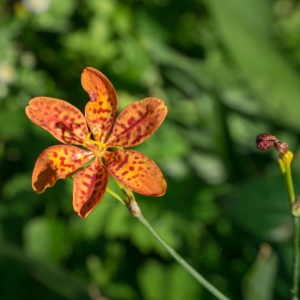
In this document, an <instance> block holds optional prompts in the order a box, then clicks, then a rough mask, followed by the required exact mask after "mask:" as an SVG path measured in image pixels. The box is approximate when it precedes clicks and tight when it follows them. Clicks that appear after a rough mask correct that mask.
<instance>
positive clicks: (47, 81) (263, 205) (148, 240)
mask: <svg viewBox="0 0 300 300" xmlns="http://www.w3.org/2000/svg"><path fill="white" fill-rule="evenodd" d="M48 2H49V7H48V8H47V7H46V9H45V10H44V11H39V10H38V5H42V4H46V6H47V3H48ZM30 3H31V5H30ZM299 30H300V3H299V1H296V0H278V1H271V0H265V1H261V0H252V1H240V0H226V1H220V0H207V1H205V0H187V1H171V0H145V1H142V0H140V1H138V0H136V1H134V0H131V1H130V0H106V1H102V0H99V1H97V0H89V1H79V0H77V1H73V0H52V1H50V0H40V1H33V0H31V1H29V0H27V1H24V3H23V2H20V1H12V0H2V1H1V4H0V278H1V279H0V299H1V300H2V299H46V300H48V299H95V300H96V299H103V298H102V296H105V297H106V298H107V299H116V300H135V299H145V300H165V299H172V300H181V299H192V300H193V299H214V297H213V296H211V295H210V294H209V293H208V292H207V291H206V290H205V289H203V288H202V287H201V286H199V285H197V283H196V282H195V281H194V279H192V278H191V277H190V276H189V275H188V274H186V272H185V271H184V270H183V269H182V268H181V267H180V266H178V265H177V264H176V263H175V262H174V261H173V259H171V258H170V256H169V255H168V254H167V253H166V252H165V251H164V250H163V249H162V248H161V246H160V245H159V244H157V242H156V241H155V240H154V239H153V238H152V237H151V236H150V234H149V233H148V232H147V231H146V229H145V228H144V227H143V226H142V225H141V224H140V223H139V222H138V221H137V220H135V219H134V218H133V217H131V216H130V214H129V213H128V211H127V210H126V209H125V208H124V207H123V206H122V205H121V204H119V203H118V201H116V200H115V199H114V198H112V197H111V196H109V195H106V196H105V197H104V198H103V200H102V201H101V203H100V204H99V205H98V206H97V207H96V208H95V210H94V211H93V212H92V213H91V214H90V215H89V216H88V218H87V219H84V220H82V219H80V218H79V217H78V216H77V215H76V213H74V212H73V208H72V181H71V180H60V181H58V182H57V183H56V185H55V186H54V187H52V188H50V189H47V190H46V191H45V193H43V194H42V195H36V194H35V193H34V191H33V190H32V188H31V172H32V170H33V166H34V163H35V160H36V158H37V156H38V155H39V153H40V152H41V151H42V150H43V149H45V148H46V147H48V146H50V145H54V144H57V143H58V142H57V141H56V140H55V139H54V138H53V137H52V136H51V135H50V134H49V133H47V132H46V131H44V130H43V129H41V128H39V127H37V126H36V125H34V124H33V123H31V122H30V120H29V119H28V118H27V117H26V115H25V113H24V108H25V107H26V105H27V103H28V101H29V100H30V99H31V98H33V97H36V96H49V97H56V98H61V99H64V100H67V101H69V102H71V103H72V104H74V105H75V106H77V107H79V108H80V109H81V110H83V109H84V106H85V104H86V102H87V101H88V96H87V94H86V93H85V92H84V90H83V89H82V87H81V85H80V75H81V72H82V70H83V69H84V68H85V67H87V66H92V67H94V68H97V69H99V70H100V71H102V72H103V73H104V74H106V76H107V77H108V78H109V79H110V80H111V82H112V83H113V84H114V86H115V89H116V91H117V93H118V97H119V106H120V109H121V108H123V107H125V106H126V105H128V104H129V103H132V102H133V101H135V100H138V99H142V98H145V97H148V96H154V97H159V98H162V99H164V100H165V102H166V103H167V106H168V109H169V113H168V116H167V118H166V120H165V122H164V123H163V125H162V126H161V128H160V129H159V130H158V131H157V132H156V133H155V135H154V136H152V137H151V138H150V139H149V140H147V141H146V142H145V143H143V144H142V145H141V146H138V147H136V149H138V150H140V151H142V152H144V153H145V154H146V155H147V156H149V157H150V158H151V159H153V160H154V161H155V162H156V163H157V164H158V165H159V166H160V168H161V169H162V171H163V173H164V174H165V177H166V180H167V182H168V190H167V193H166V195H165V196H163V197H161V198H147V197H143V196H140V195H136V197H137V200H138V202H139V205H140V207H141V209H142V211H143V214H144V216H145V217H146V218H147V219H148V220H149V221H150V223H151V224H152V225H153V226H154V227H155V228H156V230H157V231H158V232H159V233H160V234H161V235H162V237H163V238H164V239H165V240H166V241H167V242H168V243H169V244H170V245H171V246H173V247H174V248H175V249H176V250H177V251H178V252H179V253H180V254H181V255H182V256H184V257H185V258H186V259H187V260H188V262H189V263H191V264H192V265H193V266H194V267H195V268H196V269H197V270H198V271H199V272H200V273H201V274H202V275H203V276H204V277H205V278H207V279H208V280H209V281H210V282H211V283H212V284H214V285H216V286H217V287H218V288H219V289H220V290H222V291H223V292H224V293H225V294H226V295H228V296H229V297H230V298H231V299H246V300H252V299H255V300H260V299H261V300H268V299H289V298H290V296H289V295H290V287H291V266H292V235H293V228H292V220H291V217H290V215H289V205H288V201H287V196H286V193H285V190H284V185H283V182H282V180H281V176H280V170H279V168H278V166H277V162H276V159H277V153H276V152H275V150H274V151H269V152H268V153H261V152H258V150H256V146H255V138H256V135H258V134H259V133H261V132H272V134H274V135H277V136H278V137H279V138H280V139H282V141H285V142H288V143H289V145H290V149H291V150H292V151H293V152H294V154H295V158H294V164H293V171H294V175H295V185H296V191H297V185H299V176H298V174H299V170H300V163H299V161H300V157H299V156H300V153H299V133H300V35H299V32H300V31H299ZM110 184H111V187H112V188H113V189H115V186H114V185H113V182H111V183H110ZM116 191H117V189H116ZM100 295H102V296H100Z"/></svg>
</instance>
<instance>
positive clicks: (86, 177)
mask: <svg viewBox="0 0 300 300" xmlns="http://www.w3.org/2000/svg"><path fill="white" fill-rule="evenodd" d="M107 182H108V172H107V170H106V168H105V167H104V166H103V164H102V162H101V159H100V158H96V159H95V160H94V161H93V162H92V163H91V164H90V165H89V166H88V167H87V168H85V169H83V170H82V171H80V172H79V173H78V174H77V175H76V176H75V178H74V190H73V207H74V210H75V211H76V212H77V213H78V215H79V216H80V217H81V218H85V217H86V216H87V215H88V214H89V213H90V212H91V211H92V209H93V208H94V206H95V205H96V204H97V203H98V202H99V201H100V200H101V198H102V197H103V195H104V193H105V190H106V186H107Z"/></svg>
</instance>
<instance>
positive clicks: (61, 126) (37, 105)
mask: <svg viewBox="0 0 300 300" xmlns="http://www.w3.org/2000/svg"><path fill="white" fill-rule="evenodd" d="M26 114H27V116H28V118H29V119H30V120H31V121H32V122H33V123H35V124H37V125H38V126H41V127H42V128H44V129H46V130H47V131H49V132H50V133H51V134H52V135H53V136H54V137H55V138H56V139H58V140H59V141H61V142H62V143H65V144H74V145H80V144H82V143H83V140H84V138H85V137H86V135H87V133H88V128H87V125H86V121H85V118H84V116H83V114H82V113H81V111H80V110H79V109H77V108H76V107H75V106H73V105H71V104H70V103H68V102H66V101H63V100H60V99H55V98H48V97H36V98H33V99H32V100H30V101H29V104H28V106H27V107H26Z"/></svg>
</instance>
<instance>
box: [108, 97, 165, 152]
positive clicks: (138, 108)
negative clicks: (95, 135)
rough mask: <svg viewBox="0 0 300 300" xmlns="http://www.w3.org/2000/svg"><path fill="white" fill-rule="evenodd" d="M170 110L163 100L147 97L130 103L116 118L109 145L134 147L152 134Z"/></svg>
mask: <svg viewBox="0 0 300 300" xmlns="http://www.w3.org/2000/svg"><path fill="white" fill-rule="evenodd" d="M167 112H168V110H167V107H166V106H165V103H164V101H163V100H160V99H158V98H145V99H143V100H140V101H136V102H134V103H132V104H130V105H128V106H127V107H126V108H125V109H123V110H122V111H121V113H120V114H119V116H118V117H117V119H116V122H115V124H114V127H113V130H112V132H111V134H110V137H109V139H108V140H107V145H108V146H122V147H133V146H136V145H138V144H140V143H142V142H143V141H144V140H146V139H147V138H148V137H149V136H151V135H152V134H153V133H154V132H155V131H156V130H157V129H158V127H159V126H160V125H161V123H162V122H163V121H164V119H165V116H166V114H167Z"/></svg>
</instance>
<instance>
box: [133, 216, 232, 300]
mask: <svg viewBox="0 0 300 300" xmlns="http://www.w3.org/2000/svg"><path fill="white" fill-rule="evenodd" d="M138 220H139V221H140V222H141V223H142V224H143V225H144V226H145V227H146V228H147V229H148V231H150V233H151V234H152V235H153V236H154V238H155V239H156V240H157V241H158V242H159V243H160V244H161V245H162V246H163V247H164V248H165V249H166V250H167V251H168V252H169V253H170V255H171V256H172V257H173V258H174V259H175V260H176V261H177V262H178V263H179V264H180V265H181V266H182V267H183V268H184V269H185V270H186V271H187V272H188V273H189V274H190V275H192V276H193V277H194V278H195V279H196V280H197V281H198V282H199V283H200V284H201V285H202V286H204V287H205V288H206V289H208V290H209V291H210V292H211V293H212V294H213V295H214V296H216V297H217V298H218V299H220V300H229V298H227V297H226V296H225V295H223V294H222V293H221V292H220V291H219V290H218V289H216V288H215V287H214V286H213V285H212V284H210V283H209V282H208V281H207V280H206V279H205V278H204V277H203V276H202V275H200V274H199V273H198V272H197V271H196V270H195V269H194V268H193V267H191V266H190V265H189V264H188V263H187V262H186V261H185V260H184V259H183V258H182V257H181V256H180V255H179V254H178V253H177V252H176V251H175V250H174V249H173V248H172V247H170V246H169V245H168V244H167V243H166V242H165V241H164V240H163V239H162V238H161V237H160V236H159V234H158V233H157V232H156V231H155V230H154V228H153V227H152V226H151V225H150V224H149V222H148V221H147V220H146V219H145V218H144V216H143V215H140V216H139V217H138Z"/></svg>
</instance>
